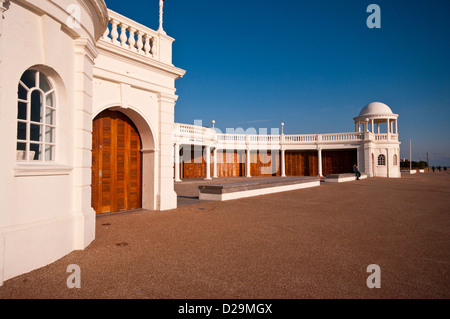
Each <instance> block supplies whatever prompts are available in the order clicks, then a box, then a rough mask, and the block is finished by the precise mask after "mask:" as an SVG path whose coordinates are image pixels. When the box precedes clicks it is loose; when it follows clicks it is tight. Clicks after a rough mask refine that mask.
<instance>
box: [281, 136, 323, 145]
mask: <svg viewBox="0 0 450 319" xmlns="http://www.w3.org/2000/svg"><path fill="white" fill-rule="evenodd" d="M316 141H317V135H285V136H284V142H286V143H311V142H313V143H315V142H316Z"/></svg>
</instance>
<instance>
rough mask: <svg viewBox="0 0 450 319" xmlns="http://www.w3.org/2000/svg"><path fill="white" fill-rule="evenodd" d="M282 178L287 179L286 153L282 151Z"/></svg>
mask: <svg viewBox="0 0 450 319" xmlns="http://www.w3.org/2000/svg"><path fill="white" fill-rule="evenodd" d="M281 177H286V151H285V150H284V149H282V150H281Z"/></svg>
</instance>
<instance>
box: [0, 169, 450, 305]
mask: <svg viewBox="0 0 450 319" xmlns="http://www.w3.org/2000/svg"><path fill="white" fill-rule="evenodd" d="M192 187H194V188H192ZM195 187H196V184H195V183H194V182H189V183H185V184H178V185H177V186H176V188H177V190H178V191H179V194H180V195H181V196H184V197H183V198H181V199H180V200H181V201H183V200H189V201H190V202H189V203H186V202H184V203H183V205H184V206H181V207H179V208H178V209H177V210H174V211H170V212H164V213H159V212H142V211H141V212H132V213H127V214H116V215H106V216H102V217H99V218H98V223H97V239H96V240H95V242H94V243H93V244H92V245H91V246H89V247H88V248H87V249H86V250H85V251H78V252H74V253H72V254H70V255H69V256H67V257H65V258H63V259H61V260H59V261H58V262H56V263H54V264H52V265H49V266H47V267H44V268H42V269H39V270H36V271H34V272H32V273H29V274H26V275H23V276H20V277H17V278H14V279H12V280H9V281H7V282H5V284H4V286H3V287H0V298H133V299H134V298H136V299H141V298H150V299H156V298H162V299H197V298H205V299H223V298H232V299H235V298H254V299H266V298H270V299H298V298H325V299H328V298H352V299H353V298H395V299H396V298H407V299H410V298H433V299H448V298H450V280H449V273H450V245H449V243H450V209H449V208H450V174H447V173H435V174H432V173H431V174H421V175H413V176H405V177H404V178H403V179H401V180H387V179H377V178H376V179H368V180H362V181H359V182H351V183H345V184H324V185H322V186H321V187H319V188H312V189H304V190H298V191H292V192H286V193H280V194H274V195H268V196H264V197H254V198H247V199H241V200H236V201H231V202H223V203H216V202H199V201H198V200H197V199H196V198H195V196H196V193H195V192H194V191H193V189H195ZM188 204H189V205H188ZM71 264H77V265H79V266H80V267H81V284H82V286H81V289H72V290H71V289H68V288H67V285H66V282H67V278H68V276H69V274H68V273H67V272H66V269H67V267H68V266H69V265H71ZM371 264H377V265H379V266H380V267H381V289H368V287H367V285H366V280H367V278H368V276H369V275H370V274H369V273H367V267H368V266H369V265H371Z"/></svg>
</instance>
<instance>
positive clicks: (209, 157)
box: [205, 146, 212, 180]
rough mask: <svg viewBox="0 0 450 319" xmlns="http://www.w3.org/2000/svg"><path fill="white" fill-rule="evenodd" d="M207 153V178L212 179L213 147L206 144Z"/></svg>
mask: <svg viewBox="0 0 450 319" xmlns="http://www.w3.org/2000/svg"><path fill="white" fill-rule="evenodd" d="M205 153H206V179H207V180H210V179H212V178H211V147H210V146H206V147H205Z"/></svg>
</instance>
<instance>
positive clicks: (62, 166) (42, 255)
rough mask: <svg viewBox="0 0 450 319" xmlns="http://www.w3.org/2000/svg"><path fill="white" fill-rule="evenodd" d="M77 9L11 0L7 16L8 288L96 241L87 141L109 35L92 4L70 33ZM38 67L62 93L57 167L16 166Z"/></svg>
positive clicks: (2, 190) (2, 200)
mask: <svg viewBox="0 0 450 319" xmlns="http://www.w3.org/2000/svg"><path fill="white" fill-rule="evenodd" d="M19 2H20V5H19V4H18V3H19ZM70 4H74V2H73V1H70V0H61V1H58V4H57V5H56V4H54V3H53V2H50V1H30V2H27V1H11V2H9V3H8V5H9V6H8V8H7V10H6V11H5V12H4V14H3V16H4V18H3V20H2V29H1V30H2V35H1V41H2V50H1V59H2V60H1V72H0V81H1V84H2V86H1V103H0V127H2V134H1V135H0V146H1V148H2V151H1V152H0V163H1V170H0V207H1V210H0V243H1V244H0V284H2V282H3V281H4V280H7V279H10V278H13V277H15V276H17V275H20V274H23V273H25V272H28V271H31V270H34V269H36V268H39V267H42V266H45V265H47V264H49V263H52V262H54V261H56V260H57V259H59V258H61V257H63V256H64V255H66V254H68V253H70V252H71V251H73V250H74V249H81V248H84V247H86V246H87V245H88V244H89V243H90V242H91V241H92V240H93V239H94V234H95V224H93V223H92V221H93V217H94V215H93V214H92V213H93V212H92V209H89V206H90V204H89V206H86V203H87V202H90V193H89V192H86V186H89V185H90V170H89V168H90V158H87V157H86V156H85V154H86V153H87V152H86V151H87V149H88V148H89V143H90V142H89V141H88V139H86V137H87V136H88V133H89V130H90V125H91V123H89V122H88V123H89V124H88V123H86V122H85V121H84V118H83V117H84V116H83V114H85V113H88V112H89V111H90V109H89V108H90V107H91V101H90V98H89V96H92V93H91V91H92V81H91V80H89V75H90V74H91V73H92V60H93V57H94V56H95V54H96V52H95V47H94V45H93V42H92V39H93V38H94V33H97V34H101V32H99V30H98V27H99V23H98V22H96V23H93V22H92V21H90V18H88V17H90V16H91V17H92V15H93V13H92V12H87V11H85V10H87V9H86V8H89V9H90V10H91V9H92V6H89V5H88V6H80V9H81V12H80V13H81V17H82V26H83V28H80V29H78V30H73V29H70V28H68V27H67V25H66V22H67V17H68V13H67V12H66V11H65V8H67V7H68V6H69V5H70ZM36 6H39V8H37V7H36ZM37 11H39V12H37ZM94 16H95V14H94ZM96 28H97V29H96ZM74 38H78V40H76V41H75V39H74ZM83 39H84V40H83ZM32 67H33V68H36V69H38V70H39V71H41V72H43V73H44V74H46V75H47V76H48V77H49V78H50V80H51V82H52V85H53V86H54V88H55V89H56V95H57V113H56V116H57V123H56V125H57V131H56V134H57V135H56V136H57V138H56V152H57V154H56V160H55V161H54V162H49V163H37V162H28V163H19V162H16V143H17V142H16V137H17V87H18V84H19V80H20V78H21V76H22V74H23V73H24V72H25V71H26V70H27V69H29V68H32ZM89 118H90V117H89ZM86 168H88V170H87V171H86ZM88 197H89V198H88Z"/></svg>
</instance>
